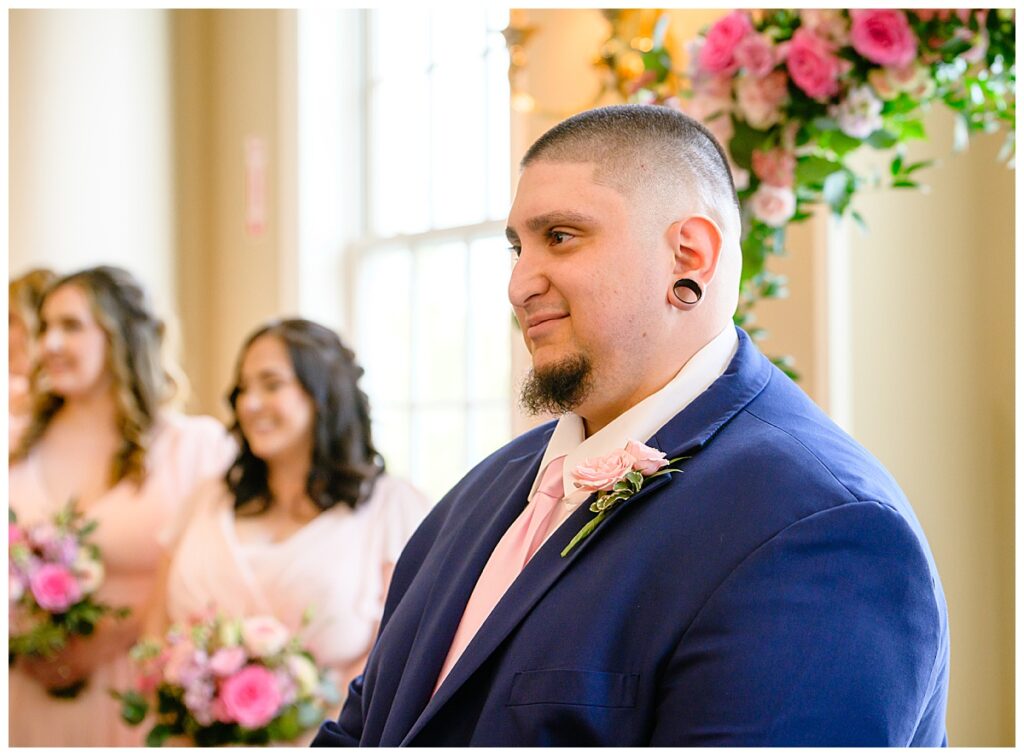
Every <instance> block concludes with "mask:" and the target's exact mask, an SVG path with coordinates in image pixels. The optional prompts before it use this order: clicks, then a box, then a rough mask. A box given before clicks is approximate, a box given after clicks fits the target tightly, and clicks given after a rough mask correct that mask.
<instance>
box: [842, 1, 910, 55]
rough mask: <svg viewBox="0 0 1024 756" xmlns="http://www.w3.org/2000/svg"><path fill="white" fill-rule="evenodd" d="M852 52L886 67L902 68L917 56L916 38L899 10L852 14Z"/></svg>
mask: <svg viewBox="0 0 1024 756" xmlns="http://www.w3.org/2000/svg"><path fill="white" fill-rule="evenodd" d="M850 16H851V17H852V18H853V26H852V27H851V29H850V42H851V44H852V45H853V49H854V50H856V51H857V52H859V53H860V54H861V55H863V56H864V57H865V58H867V59H868V60H870V61H871V62H872V63H878V64H879V65H883V66H894V67H896V68H902V67H903V66H906V65H909V64H910V62H911V61H913V60H914V56H915V55H916V54H917V38H916V37H915V36H914V32H913V31H912V30H911V28H910V24H909V23H907V17H906V14H904V13H903V11H900V10H851V11H850Z"/></svg>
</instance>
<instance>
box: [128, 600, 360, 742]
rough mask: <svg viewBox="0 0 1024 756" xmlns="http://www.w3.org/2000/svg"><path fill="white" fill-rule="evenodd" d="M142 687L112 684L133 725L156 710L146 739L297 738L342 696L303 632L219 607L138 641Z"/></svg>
mask: <svg viewBox="0 0 1024 756" xmlns="http://www.w3.org/2000/svg"><path fill="white" fill-rule="evenodd" d="M131 655H132V658H133V659H134V660H135V662H136V663H137V665H138V667H139V672H140V674H139V678H138V682H137V688H135V689H131V690H127V691H124V692H117V691H112V695H113V696H114V697H115V698H116V699H118V700H119V701H120V702H121V717H122V719H124V721H126V722H128V723H129V724H131V725H138V724H140V723H142V722H143V721H144V720H145V719H146V716H147V715H148V714H149V713H150V712H153V714H154V719H155V721H154V724H153V727H152V728H151V729H150V730H149V733H148V735H147V736H146V745H148V746H161V745H163V744H164V742H165V741H166V740H167V739H168V738H171V737H174V738H175V739H176V740H182V739H185V740H187V741H188V742H189V744H190V745H191V744H194V745H197V746H222V745H229V744H242V745H267V744H268V743H271V742H278V743H281V742H286V741H291V740H294V739H295V738H297V737H298V736H299V735H301V734H302V733H303V732H305V731H306V730H308V729H310V728H311V727H315V726H316V725H318V724H319V723H320V722H321V721H322V720H323V719H324V716H325V714H326V712H327V710H328V708H329V707H330V706H333V705H335V704H337V703H338V702H339V701H340V695H339V693H338V686H337V684H336V681H335V679H334V673H333V672H332V671H330V670H326V669H321V668H318V667H317V664H316V662H315V660H314V658H313V655H312V654H311V653H310V652H309V651H308V650H307V649H306V648H304V647H303V645H302V642H301V640H300V638H299V636H298V635H295V636H293V635H291V633H289V631H288V628H286V627H285V626H284V625H283V624H281V623H280V622H279V621H278V620H277V619H275V618H274V617H270V616H257V617H247V618H226V617H224V616H222V615H220V614H217V615H214V616H212V617H206V618H201V619H198V620H194V621H191V622H188V623H180V624H175V625H173V626H172V627H171V628H170V630H169V631H168V632H167V635H166V636H165V637H164V638H163V639H161V640H155V639H147V640H144V641H142V642H140V643H138V644H136V645H135V647H134V648H133V649H132V651H131Z"/></svg>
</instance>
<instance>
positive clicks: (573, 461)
mask: <svg viewBox="0 0 1024 756" xmlns="http://www.w3.org/2000/svg"><path fill="white" fill-rule="evenodd" d="M738 344H739V339H738V338H737V336H736V329H735V328H734V327H733V325H732V323H730V324H729V325H728V326H726V327H725V328H724V329H722V332H721V333H719V334H718V335H717V336H715V338H713V339H712V340H711V341H709V342H708V343H707V344H705V345H704V346H703V347H701V348H700V350H698V352H697V353H696V354H694V355H693V357H691V358H690V359H689V360H688V361H687V362H686V364H685V365H683V366H682V368H680V369H679V372H678V373H676V375H675V377H674V378H672V380H670V381H669V382H668V383H666V384H665V386H663V387H662V388H661V389H659V390H658V391H655V392H654V393H653V394H651V395H650V396H648V397H647V398H646V399H643V400H641V401H639V402H637V403H636V404H634V405H633V406H632V407H630V408H629V409H628V410H626V411H625V412H623V413H622V414H621V415H619V416H618V417H617V418H615V419H614V420H612V421H611V422H610V423H608V425H606V426H604V427H603V428H601V430H599V431H598V432H597V433H595V434H594V435H592V436H591V437H590V438H586V436H585V434H584V426H583V418H581V417H580V416H579V415H577V414H575V413H574V412H568V413H566V414H564V415H562V416H561V417H560V418H559V419H558V423H557V424H556V425H555V430H554V432H553V433H552V434H551V439H550V440H549V441H548V447H547V450H546V451H545V452H544V458H543V459H542V460H541V463H540V469H539V470H538V471H537V477H536V478H535V479H534V481H533V486H532V487H531V488H530V498H531V499H532V498H533V494H534V492H535V491H536V490H537V486H538V485H540V478H541V475H543V473H544V470H545V468H546V467H547V466H548V462H550V461H551V460H552V459H554V458H556V457H559V456H561V455H563V454H564V455H565V466H564V469H563V473H562V485H563V488H564V490H565V491H567V492H569V493H568V495H567V496H565V498H564V500H563V501H564V505H562V506H561V508H560V511H559V512H558V515H557V516H556V517H554V518H553V520H552V522H551V524H550V527H549V530H548V534H547V535H548V536H550V535H551V533H554V532H555V531H556V530H557V529H558V527H559V526H560V525H561V524H562V523H563V522H565V520H566V519H568V517H569V515H571V514H572V513H573V511H574V510H575V509H576V508H577V507H578V506H579V505H580V504H582V503H583V502H584V501H585V500H586V498H587V497H588V496H589V495H590V494H589V493H587V492H586V491H579V490H577V489H576V488H574V487H573V484H572V480H573V478H572V472H573V469H574V468H575V467H576V465H578V464H579V463H580V462H583V460H584V459H586V458H588V457H603V456H604V455H606V454H610V453H611V452H614V451H617V450H619V449H623V448H625V446H626V443H627V441H629V440H630V439H633V440H634V441H639V442H640V443H645V442H646V441H647V440H648V439H650V438H651V436H653V435H654V434H655V432H657V431H658V430H659V429H660V428H661V427H662V426H663V425H665V423H667V422H668V421H669V420H671V419H672V418H673V417H675V416H676V415H677V414H679V413H680V412H681V411H682V410H683V409H684V408H685V407H686V406H687V405H688V404H689V403H690V402H692V401H693V400H694V399H696V398H697V397H698V396H699V395H700V394H702V393H703V392H704V391H705V390H706V389H707V388H708V387H709V386H710V385H711V384H712V383H714V382H715V381H716V380H717V379H718V378H719V376H721V375H722V373H724V372H725V369H726V368H727V367H728V366H729V363H730V362H732V358H733V356H734V355H735V354H736V348H737V346H738ZM659 451H665V450H664V449H659Z"/></svg>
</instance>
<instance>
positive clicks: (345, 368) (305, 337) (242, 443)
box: [226, 318, 384, 513]
mask: <svg viewBox="0 0 1024 756" xmlns="http://www.w3.org/2000/svg"><path fill="white" fill-rule="evenodd" d="M261 336H273V337H275V338H277V339H280V340H281V343H283V344H284V346H285V348H286V349H287V350H288V355H289V357H290V358H291V361H292V369H293V370H294V371H295V377H296V378H297V379H298V381H299V383H300V384H301V386H302V388H303V390H304V391H305V392H306V394H307V395H308V396H309V397H310V398H311V399H312V400H313V405H314V407H315V408H316V415H315V418H314V420H313V458H312V460H311V464H310V469H309V477H308V478H307V480H306V494H307V495H308V496H309V498H310V499H312V501H313V502H314V503H315V504H316V505H317V507H318V508H319V509H320V510H321V511H323V510H327V509H330V508H331V507H333V506H335V505H336V504H339V503H342V502H343V503H344V504H346V505H347V506H349V507H352V508H353V509H354V508H355V507H356V506H357V505H358V504H360V503H361V502H363V501H365V500H366V499H368V498H369V496H370V494H371V493H372V491H373V487H374V483H375V482H376V480H377V476H379V475H380V474H381V473H382V472H383V471H384V458H383V457H382V456H381V455H380V452H378V451H377V449H376V447H374V445H373V437H372V434H371V432H370V402H369V399H367V397H366V394H365V393H364V392H363V391H362V389H360V388H359V385H358V381H359V378H360V377H361V376H362V375H363V369H362V368H361V367H360V366H359V365H358V364H357V363H356V358H355V354H354V353H353V352H352V350H351V349H349V348H348V347H346V346H345V345H344V344H342V343H341V339H339V338H338V334H336V333H335V332H334V331H332V330H331V329H329V328H326V327H324V326H322V325H320V324H318V323H314V322H312V321H310V320H302V319H299V318H293V319H288V320H275V321H271V322H270V323H267V324H266V325H264V326H262V327H260V328H258V329H257V330H256V331H255V332H253V333H252V334H251V335H250V336H249V338H247V339H246V340H245V343H244V344H243V345H242V348H241V350H240V351H239V354H238V362H237V365H236V368H235V385H234V386H232V387H231V390H230V392H229V393H228V397H227V399H228V404H230V405H231V410H232V412H233V413H234V415H235V417H234V422H233V424H232V426H231V432H232V433H233V434H234V436H235V438H236V439H237V440H238V446H239V453H238V457H237V459H235V462H234V464H233V465H231V468H230V469H229V470H228V472H227V475H226V483H227V486H228V489H229V490H230V491H231V493H232V494H233V495H234V497H235V507H236V508H241V507H244V506H246V505H255V512H254V513H259V512H263V511H265V510H266V509H267V508H268V507H269V506H270V503H271V501H272V497H271V494H270V487H269V485H268V482H267V464H266V462H264V461H263V460H262V459H260V458H259V457H257V456H256V455H255V454H253V452H252V449H250V448H249V442H248V441H247V440H246V438H245V434H243V433H242V428H241V425H239V423H238V415H237V411H236V406H237V403H238V396H239V394H240V389H239V381H240V378H241V368H242V360H243V359H244V358H245V353H246V352H247V351H248V350H249V347H250V346H251V345H252V343H253V342H254V341H256V339H258V338H260V337H261Z"/></svg>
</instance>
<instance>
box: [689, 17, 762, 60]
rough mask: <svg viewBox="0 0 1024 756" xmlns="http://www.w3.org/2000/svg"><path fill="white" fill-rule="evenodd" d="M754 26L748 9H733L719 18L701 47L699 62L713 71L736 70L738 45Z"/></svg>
mask: <svg viewBox="0 0 1024 756" xmlns="http://www.w3.org/2000/svg"><path fill="white" fill-rule="evenodd" d="M753 30H754V26H753V24H752V23H751V21H750V16H749V15H748V14H747V13H746V11H739V10H736V11H733V12H732V13H730V14H729V15H727V16H725V17H724V18H721V19H719V20H718V21H716V22H715V23H714V24H712V26H711V28H710V29H709V30H708V33H707V36H706V37H705V39H704V45H703V46H702V47H701V48H700V52H699V54H698V62H699V63H700V66H701V68H703V69H704V70H705V71H710V72H712V73H732V72H733V71H735V70H736V65H737V63H736V57H735V55H734V53H735V51H736V46H737V45H738V44H739V43H740V41H741V40H742V39H743V38H744V37H746V36H747V34H750V33H752V32H753Z"/></svg>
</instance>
